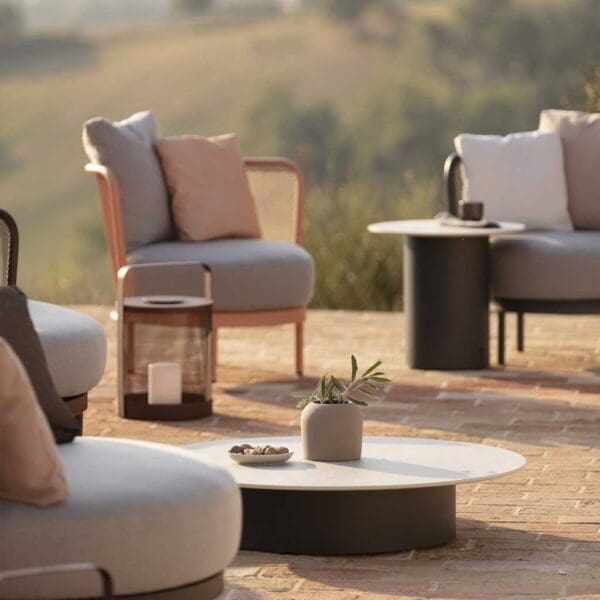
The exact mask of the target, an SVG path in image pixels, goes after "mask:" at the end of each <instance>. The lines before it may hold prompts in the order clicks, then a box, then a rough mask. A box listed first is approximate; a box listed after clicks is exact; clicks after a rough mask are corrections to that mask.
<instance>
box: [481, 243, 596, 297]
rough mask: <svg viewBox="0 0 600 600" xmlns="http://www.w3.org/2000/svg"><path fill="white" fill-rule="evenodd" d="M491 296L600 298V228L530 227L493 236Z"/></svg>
mask: <svg viewBox="0 0 600 600" xmlns="http://www.w3.org/2000/svg"><path fill="white" fill-rule="evenodd" d="M491 271H492V294H493V296H494V297H495V298H505V299H522V300H598V299H600V231H598V232H596V231H529V232H525V233H521V234H518V235H506V236H499V237H497V238H492V239H491Z"/></svg>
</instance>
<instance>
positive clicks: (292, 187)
mask: <svg viewBox="0 0 600 600" xmlns="http://www.w3.org/2000/svg"><path fill="white" fill-rule="evenodd" d="M244 164H245V166H246V172H247V173H248V178H249V180H250V187H251V189H252V192H253V194H254V198H255V200H256V203H257V209H258V212H259V219H260V220H261V225H262V224H263V221H268V219H269V214H268V213H269V212H272V213H277V216H276V218H279V219H283V218H284V216H285V213H286V212H287V213H288V214H287V218H289V217H291V218H292V220H293V222H292V230H291V236H290V235H288V236H283V235H282V236H281V237H292V240H291V241H294V242H296V243H297V244H302V242H303V238H304V235H303V225H304V192H305V184H304V174H303V173H302V170H301V169H300V167H299V166H298V165H297V164H296V163H295V162H294V161H292V160H289V159H287V158H282V157H278V156H276V157H256V156H249V157H245V158H244ZM278 174H279V175H281V174H283V175H285V176H286V179H287V181H286V182H284V181H283V180H282V181H280V182H279V183H275V180H276V178H277V175H278ZM279 179H282V178H281V177H280V178H279ZM280 195H281V196H283V197H279V196H280ZM274 196H278V197H274ZM276 203H279V206H277V204H276ZM281 203H287V205H289V206H286V207H285V210H282V206H281ZM275 229H277V226H276V225H275Z"/></svg>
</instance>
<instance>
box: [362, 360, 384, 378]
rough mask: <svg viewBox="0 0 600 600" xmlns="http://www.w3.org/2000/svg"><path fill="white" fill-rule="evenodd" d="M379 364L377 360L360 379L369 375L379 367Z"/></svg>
mask: <svg viewBox="0 0 600 600" xmlns="http://www.w3.org/2000/svg"><path fill="white" fill-rule="evenodd" d="M380 364H381V361H380V360H378V361H377V362H376V363H373V364H372V365H371V366H370V367H369V368H368V369H367V370H366V371H365V372H364V373H363V374H362V375H361V377H365V376H366V375H368V374H369V373H372V372H373V371H374V370H375V369H376V368H377V367H378V366H379V365H380Z"/></svg>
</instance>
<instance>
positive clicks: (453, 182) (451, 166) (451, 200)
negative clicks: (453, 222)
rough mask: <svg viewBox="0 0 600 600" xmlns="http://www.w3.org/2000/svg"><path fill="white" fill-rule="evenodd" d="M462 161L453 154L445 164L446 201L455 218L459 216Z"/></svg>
mask: <svg viewBox="0 0 600 600" xmlns="http://www.w3.org/2000/svg"><path fill="white" fill-rule="evenodd" d="M461 164H462V160H461V158H460V156H459V155H458V154H457V153H456V152H453V153H452V154H450V156H448V158H447V159H446V162H445V163H444V187H445V189H446V201H447V203H448V212H449V213H450V214H451V215H454V216H455V217H457V216H458V201H459V199H460V198H459V185H460V183H461V181H460V165H461Z"/></svg>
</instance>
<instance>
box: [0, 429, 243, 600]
mask: <svg viewBox="0 0 600 600" xmlns="http://www.w3.org/2000/svg"><path fill="white" fill-rule="evenodd" d="M58 449H59V452H60V455H61V458H62V460H63V463H64V466H65V471H66V475H67V480H68V484H69V498H68V499H67V500H66V501H65V502H63V503H60V504H56V505H54V506H51V507H49V508H37V507H35V506H32V505H27V504H20V503H16V502H7V501H1V502H0V512H1V514H2V519H0V539H1V540H2V552H1V553H0V571H6V570H11V569H22V568H27V567H37V566H48V565H57V564H63V563H84V562H88V563H94V564H96V565H98V566H101V567H104V568H106V569H107V570H108V571H109V572H110V574H111V576H112V578H113V581H114V586H115V587H114V592H115V594H116V595H117V596H118V597H127V596H129V595H133V594H138V595H139V594H141V595H142V596H136V598H146V597H148V598H167V597H168V598H170V599H171V598H172V599H177V598H195V599H202V598H214V597H215V596H216V595H218V594H219V593H220V592H221V590H222V586H223V580H222V573H223V570H224V569H225V567H226V566H227V565H228V564H229V562H230V561H231V560H232V559H233V557H234V556H235V554H236V552H237V549H238V546H239V542H240V534H241V525H242V511H241V500H240V493H239V490H238V488H237V485H236V484H235V482H234V481H233V479H232V477H231V476H230V475H229V474H228V473H227V472H226V471H225V470H224V469H221V468H219V467H217V466H214V465H211V464H208V463H205V462H203V461H202V460H200V459H198V458H197V457H196V456H195V455H194V454H192V453H190V452H187V451H185V450H181V449H179V448H175V447H171V446H165V445H161V444H152V443H147V442H134V441H127V440H118V439H109V438H93V437H87V438H86V437H84V438H76V440H75V441H74V442H73V443H71V444H62V445H60V446H58ZM100 591H101V588H100V584H99V580H98V578H97V577H94V576H93V575H90V574H77V575H66V576H65V575H61V576H59V577H57V576H52V577H50V576H48V577H47V578H44V579H41V580H40V579H35V580H34V579H32V580H28V581H27V582H24V581H19V582H16V581H15V582H11V583H10V585H9V582H6V587H5V588H3V589H2V593H1V595H2V597H3V598H86V597H93V596H98V595H100Z"/></svg>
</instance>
